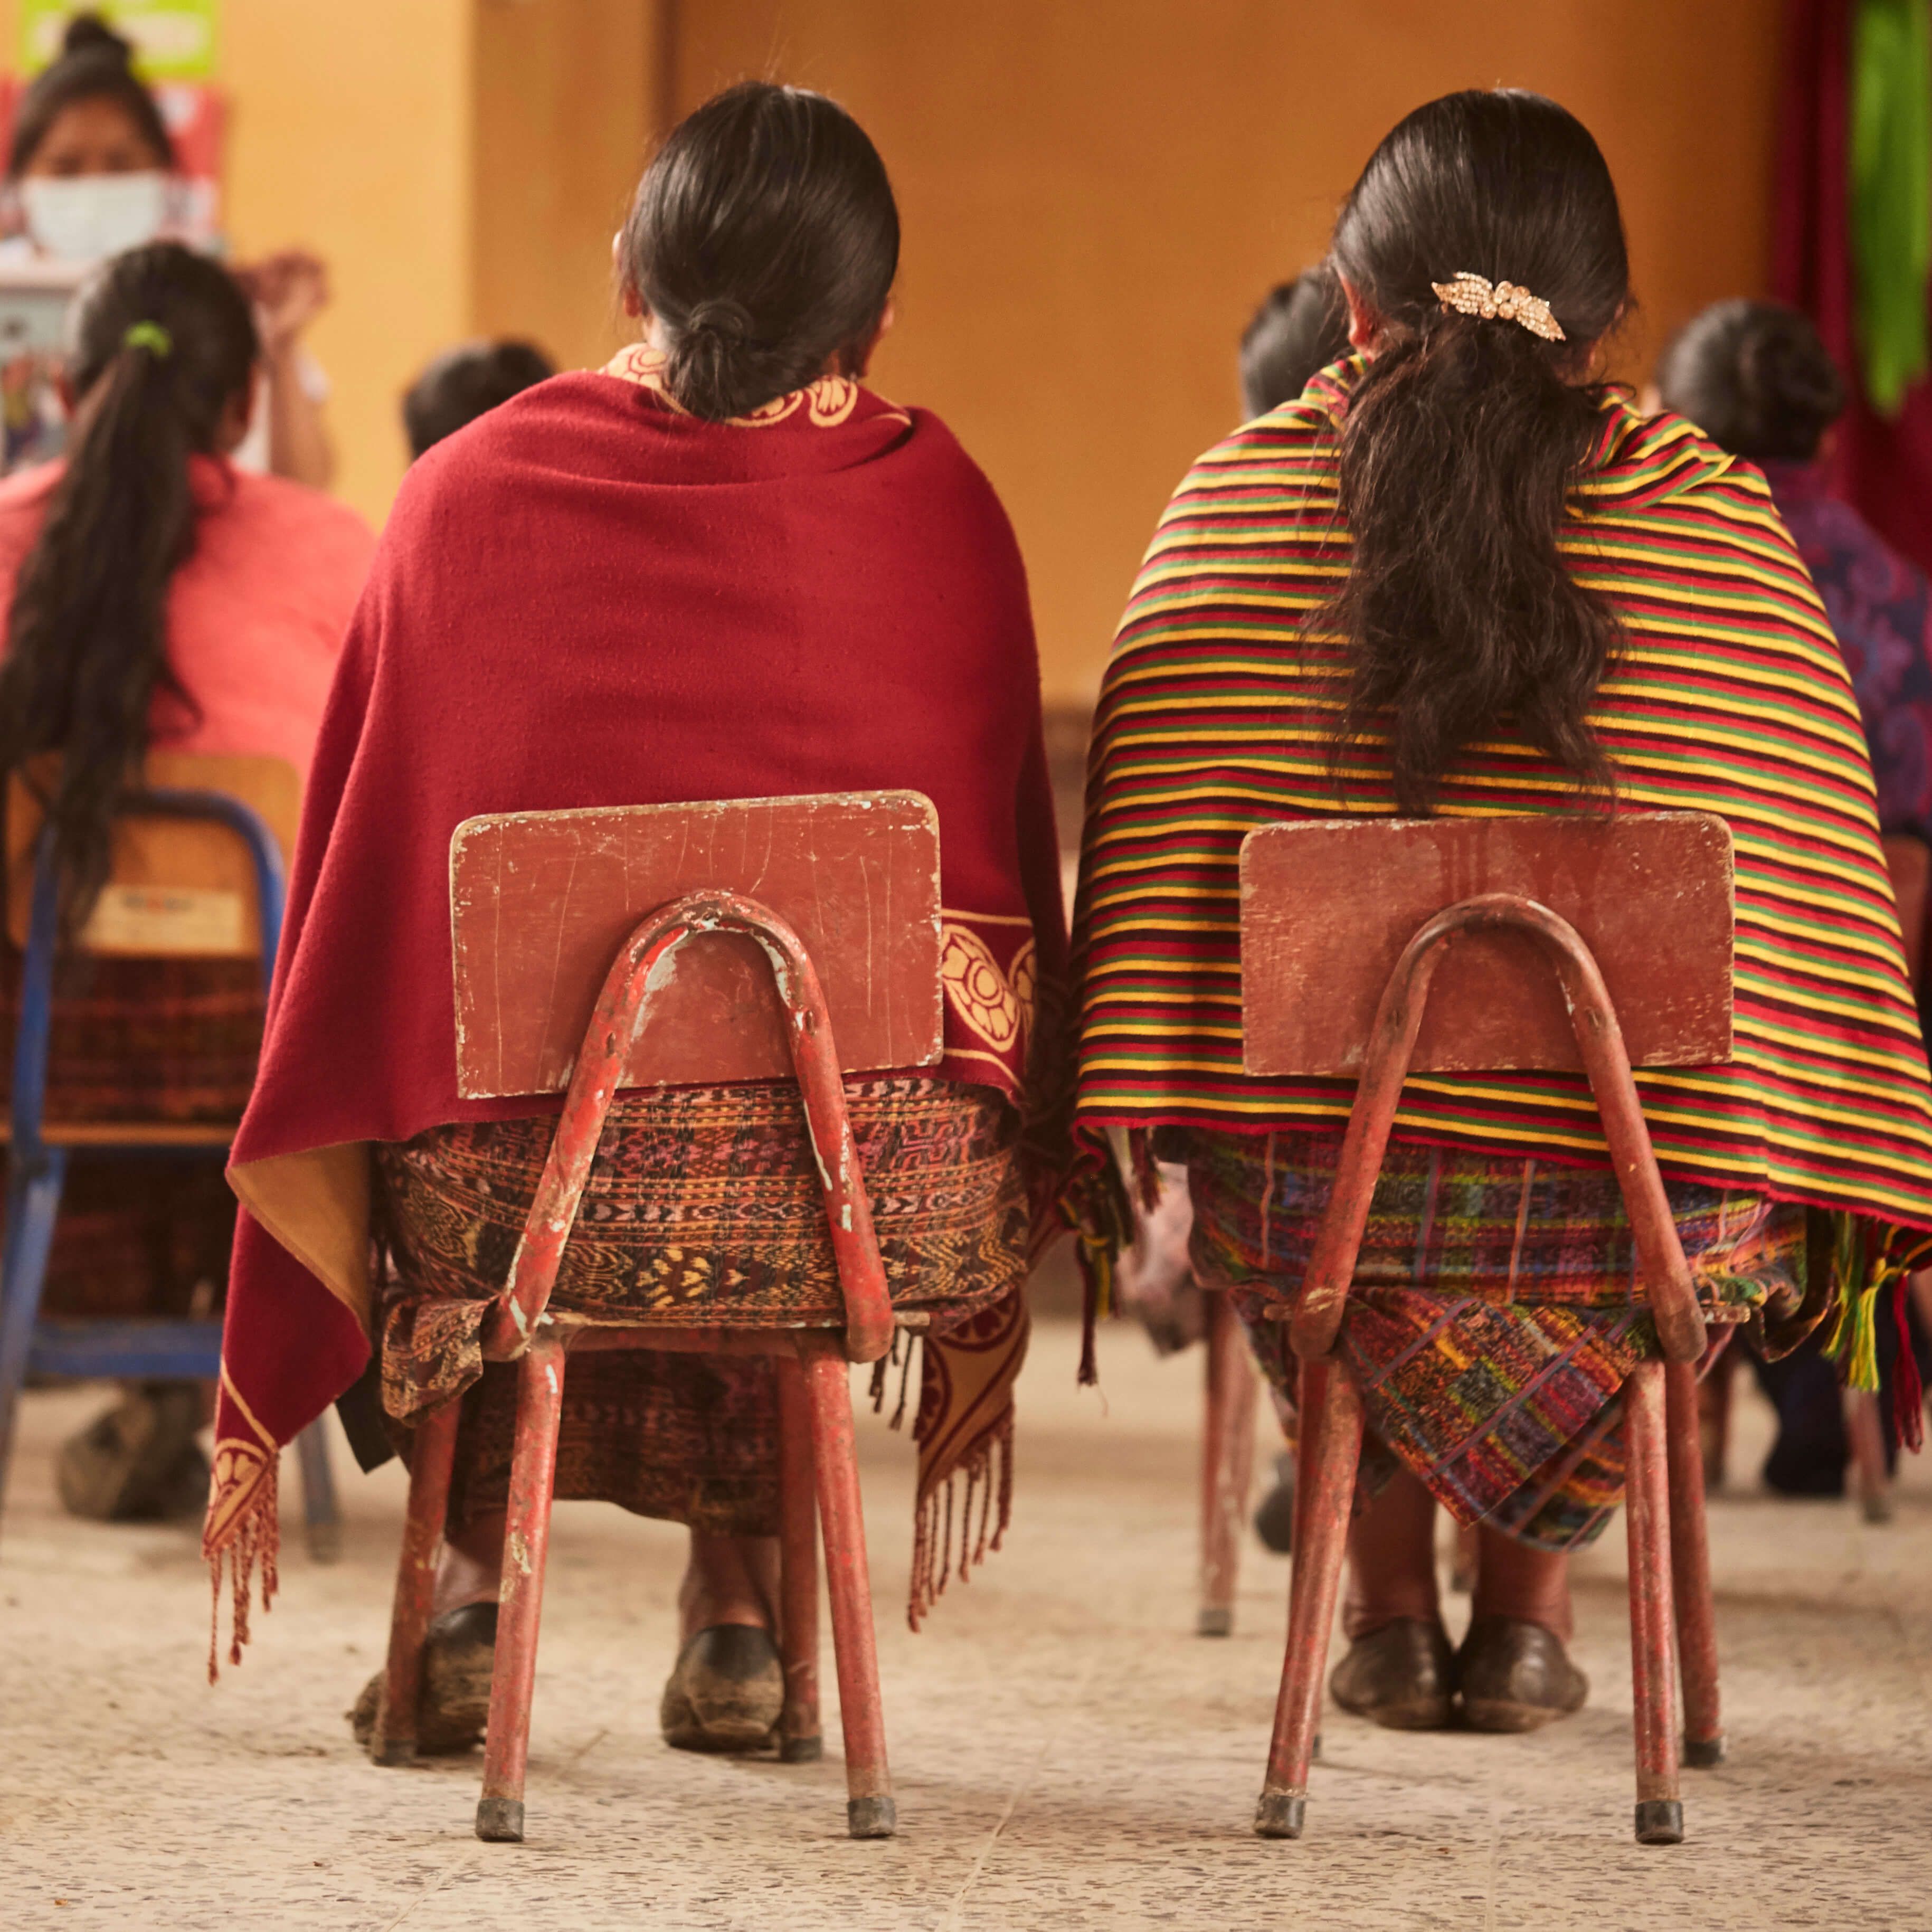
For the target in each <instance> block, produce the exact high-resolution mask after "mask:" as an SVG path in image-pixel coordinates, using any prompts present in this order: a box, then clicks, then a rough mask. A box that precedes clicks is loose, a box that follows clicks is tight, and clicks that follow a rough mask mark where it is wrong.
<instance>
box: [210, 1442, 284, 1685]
mask: <svg viewBox="0 0 1932 1932" xmlns="http://www.w3.org/2000/svg"><path fill="white" fill-rule="evenodd" d="M276 1463H277V1459H276V1458H275V1457H269V1460H268V1463H267V1466H266V1468H265V1469H264V1470H263V1473H262V1475H261V1476H260V1479H259V1480H258V1481H257V1483H256V1484H255V1487H254V1492H253V1493H251V1495H250V1496H249V1498H248V1502H246V1503H245V1505H243V1507H242V1513H241V1514H239V1516H238V1517H236V1518H235V1520H234V1521H233V1523H230V1524H229V1526H228V1530H227V1533H226V1535H224V1536H223V1538H222V1540H221V1541H220V1543H218V1544H215V1545H214V1546H213V1547H211V1548H209V1549H207V1550H204V1551H203V1555H204V1556H205V1558H206V1559H207V1562H208V1586H209V1593H210V1595H211V1598H212V1599H213V1601H212V1603H211V1604H210V1606H209V1610H208V1682H209V1683H211V1684H212V1683H214V1682H215V1680H216V1679H217V1677H218V1676H220V1670H219V1667H218V1664H217V1658H218V1657H219V1655H220V1648H221V1577H222V1572H223V1569H224V1568H227V1569H229V1577H230V1593H231V1598H230V1600H231V1604H232V1633H231V1635H230V1637H229V1645H228V1661H229V1663H230V1664H234V1665H236V1666H237V1667H239V1665H240V1664H241V1662H242V1646H243V1645H245V1643H247V1642H248V1637H249V1630H248V1607H249V1604H248V1600H249V1598H250V1595H251V1592H252V1586H253V1585H254V1578H255V1572H256V1570H257V1568H258V1567H259V1568H260V1571H261V1573H262V1614H263V1616H267V1615H268V1613H269V1610H270V1608H271V1607H272V1605H273V1604H274V1603H275V1592H276V1591H277V1590H278V1589H279V1588H280V1587H281V1577H280V1575H279V1574H278V1571H277V1569H276V1559H277V1557H278V1556H279V1555H280V1553H281V1546H282V1532H281V1499H280V1496H279V1493H278V1489H277V1485H276V1480H275V1477H276Z"/></svg>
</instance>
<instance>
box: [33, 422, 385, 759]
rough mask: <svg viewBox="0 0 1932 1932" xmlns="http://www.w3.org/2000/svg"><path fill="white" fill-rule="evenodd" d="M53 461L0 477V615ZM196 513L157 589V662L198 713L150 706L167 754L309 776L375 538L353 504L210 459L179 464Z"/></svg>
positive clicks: (53, 475) (37, 522)
mask: <svg viewBox="0 0 1932 1932" xmlns="http://www.w3.org/2000/svg"><path fill="white" fill-rule="evenodd" d="M61 470H62V465H61V464H59V463H44V464H42V465H41V466H39V467H38V468H36V469H27V470H23V471H21V472H19V473H18V474H17V475H13V476H10V477H8V478H6V480H5V481H0V610H5V609H7V608H10V607H11V604H12V601H13V586H14V583H15V580H16V579H17V577H18V576H19V574H20V567H21V565H23V563H25V562H26V559H27V556H28V552H29V551H30V550H31V549H32V548H33V547H34V541H35V539H36V538H37V537H38V536H39V535H40V526H41V523H43V520H45V517H46V502H47V497H48V495H49V492H50V491H51V490H52V488H53V487H54V485H55V483H56V482H57V481H58V480H59V478H60V474H61ZM191 475H192V478H193V488H194V492H195V499H196V502H197V503H199V505H201V506H202V508H201V514H200V516H199V518H198V519H197V520H196V525H195V544H194V550H193V553H192V554H191V555H190V556H189V558H188V559H187V562H185V563H184V564H183V565H181V568H180V569H178V571H175V577H174V582H173V583H172V585H171V586H170V587H169V593H168V658H169V663H170V664H172V666H173V667H174V672H175V676H177V677H178V678H179V679H180V680H181V685H182V686H183V688H184V689H185V690H187V691H188V692H189V693H190V694H191V695H192V696H193V698H194V700H195V701H196V703H198V704H199V706H200V707H201V713H202V715H201V717H200V718H199V720H198V721H197V720H196V719H193V718H183V716H182V715H181V707H180V706H179V705H178V703H175V702H173V701H172V700H169V698H167V697H165V696H163V697H160V698H157V700H156V701H155V708H154V718H153V721H152V724H153V730H154V743H155V744H156V745H157V746H164V747H165V748H166V749H167V750H169V751H205V752H210V753H226V754H239V755H253V756H256V757H264V756H266V757H278V758H286V759H287V760H288V761H289V763H290V764H292V765H293V766H295V768H296V771H297V772H299V773H300V774H301V776H302V781H303V782H304V784H307V782H308V768H309V764H310V761H311V760H312V759H313V758H314V755H315V739H316V733H317V729H318V728H319V727H320V724H321V722H322V711H323V705H324V703H326V701H327V700H328V697H329V684H330V682H331V680H332V679H333V678H334V676H335V661H336V659H337V658H338V656H339V655H341V650H342V643H343V637H344V633H345V632H346V631H347V628H348V625H349V619H350V613H351V612H353V610H354V609H355V607H356V598H358V597H359V596H360V595H362V582H363V579H364V578H365V577H367V576H368V572H369V564H370V560H371V558H372V557H373V556H374V555H375V551H376V539H375V538H374V535H372V534H371V531H370V529H369V526H368V524H367V523H364V522H363V520H362V518H361V517H359V516H358V515H357V514H356V512H355V511H353V510H351V509H348V508H345V507H344V505H342V504H340V503H338V502H335V501H334V500H333V499H332V498H330V497H328V496H323V495H322V494H321V493H320V492H319V491H317V490H308V489H305V488H304V487H302V485H301V484H299V483H290V482H287V481H284V480H283V479H282V478H280V477H278V476H257V475H251V474H250V473H249V472H247V471H245V470H240V469H235V468H233V466H231V465H229V464H228V463H223V462H220V461H219V460H217V459H215V458H212V457H199V456H198V457H196V458H194V460H193V464H192V466H191Z"/></svg>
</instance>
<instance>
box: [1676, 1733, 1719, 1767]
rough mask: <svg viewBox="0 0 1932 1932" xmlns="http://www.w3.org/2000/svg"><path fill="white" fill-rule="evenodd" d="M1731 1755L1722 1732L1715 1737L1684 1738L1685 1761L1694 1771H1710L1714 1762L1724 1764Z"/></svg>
mask: <svg viewBox="0 0 1932 1932" xmlns="http://www.w3.org/2000/svg"><path fill="white" fill-rule="evenodd" d="M1729 1756H1730V1751H1729V1749H1728V1748H1727V1746H1726V1745H1725V1743H1724V1738H1723V1736H1722V1735H1721V1734H1720V1735H1719V1736H1717V1737H1715V1738H1686V1739H1685V1740H1684V1762H1685V1764H1686V1765H1687V1766H1689V1767H1690V1769H1691V1770H1693V1771H1709V1769H1711V1767H1712V1766H1713V1765H1714V1764H1722V1763H1724V1760H1725V1759H1726V1758H1727V1757H1729Z"/></svg>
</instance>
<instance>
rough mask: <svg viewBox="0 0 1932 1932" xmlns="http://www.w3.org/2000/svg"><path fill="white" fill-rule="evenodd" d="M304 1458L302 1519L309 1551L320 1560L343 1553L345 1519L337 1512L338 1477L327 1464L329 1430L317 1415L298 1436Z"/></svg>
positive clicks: (299, 1454)
mask: <svg viewBox="0 0 1932 1932" xmlns="http://www.w3.org/2000/svg"><path fill="white" fill-rule="evenodd" d="M296 1455H297V1457H299V1458H300V1460H301V1462H302V1521H303V1524H304V1527H305V1530H306V1532H307V1534H308V1553H309V1555H310V1556H311V1557H313V1558H314V1559H315V1561H316V1562H318V1563H333V1562H335V1560H336V1559H337V1558H338V1556H341V1554H342V1519H341V1517H339V1516H338V1514H336V1508H335V1476H334V1475H332V1473H331V1472H330V1469H329V1431H328V1430H327V1429H326V1427H324V1426H323V1419H322V1418H320V1416H318V1417H317V1418H316V1420H315V1421H313V1422H311V1424H309V1426H308V1427H307V1428H306V1429H305V1430H303V1431H302V1433H301V1434H300V1435H299V1436H297V1437H296Z"/></svg>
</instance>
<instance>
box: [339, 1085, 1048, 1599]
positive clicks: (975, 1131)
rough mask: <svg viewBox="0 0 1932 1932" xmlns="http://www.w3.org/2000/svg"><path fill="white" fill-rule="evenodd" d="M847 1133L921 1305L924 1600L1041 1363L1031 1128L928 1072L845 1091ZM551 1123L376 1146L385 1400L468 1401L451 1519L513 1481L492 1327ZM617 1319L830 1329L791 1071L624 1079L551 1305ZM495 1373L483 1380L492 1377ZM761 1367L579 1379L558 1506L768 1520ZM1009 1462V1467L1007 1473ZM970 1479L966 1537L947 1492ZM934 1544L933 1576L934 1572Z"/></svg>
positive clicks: (602, 1369)
mask: <svg viewBox="0 0 1932 1932" xmlns="http://www.w3.org/2000/svg"><path fill="white" fill-rule="evenodd" d="M847 1106H848V1109H849V1112H850V1118H851V1122H852V1133H853V1140H854V1141H855V1142H856V1145H857V1147H858V1151H859V1163H860V1166H862V1169H864V1171H865V1178H866V1183H867V1191H868V1193H869V1195H870V1196H871V1204H872V1215H873V1226H874V1232H876V1234H877V1237H878V1242H879V1253H880V1258H881V1259H882V1260H883V1262H884V1264H885V1270H886V1287H887V1289H888V1290H889V1292H890V1294H891V1295H892V1300H893V1302H894V1304H895V1305H896V1306H898V1307H919V1308H926V1309H929V1310H931V1311H932V1313H933V1315H934V1316H935V1327H936V1328H937V1329H938V1333H936V1334H929V1337H928V1339H927V1341H926V1348H925V1350H924V1353H923V1358H922V1360H923V1382H922V1390H921V1397H920V1402H919V1416H918V1421H917V1423H916V1426H915V1428H914V1431H913V1433H914V1437H915V1439H916V1441H917V1442H918V1443H919V1445H920V1459H919V1460H920V1480H919V1496H918V1525H917V1530H916V1550H917V1554H918V1557H919V1561H917V1562H915V1565H914V1575H913V1616H914V1619H915V1621H916V1619H917V1617H918V1616H919V1613H921V1612H922V1610H924V1609H925V1608H926V1606H927V1605H928V1604H929V1602H930V1601H931V1599H932V1596H934V1595H937V1594H938V1589H939V1588H940V1587H941V1585H943V1583H944V1580H945V1574H946V1572H947V1570H948V1569H949V1568H950V1567H951V1565H952V1563H953V1561H954V1560H955V1552H956V1553H957V1556H956V1560H957V1562H959V1567H960V1568H962V1570H963V1569H964V1568H965V1567H966V1565H967V1564H968V1562H970V1561H971V1560H972V1559H973V1558H974V1556H975V1554H976V1551H977V1548H978V1547H980V1546H982V1545H983V1542H984V1539H985V1536H986V1529H985V1526H984V1511H982V1523H981V1528H980V1539H979V1544H976V1543H975V1541H974V1538H973V1536H972V1534H971V1505H972V1502H973V1499H974V1496H975V1495H976V1494H977V1493H978V1492H979V1490H980V1488H981V1487H982V1486H984V1488H985V1490H986V1495H987V1496H988V1498H989V1499H990V1498H991V1496H992V1492H993V1490H995V1488H997V1489H998V1490H999V1491H1000V1493H1001V1513H1000V1526H1001V1528H1004V1523H1005V1519H1006V1506H1007V1502H1009V1501H1010V1494H1011V1481H1010V1471H1011V1454H1010V1451H1011V1439H1012V1427H1013V1402H1012V1384H1013V1377H1014V1376H1015V1375H1016V1374H1017V1373H1018V1370H1019V1364H1020V1361H1021V1360H1022V1358H1023V1357H1024V1355H1025V1347H1026V1323H1025V1314H1024V1311H1023V1310H1022V1307H1021V1298H1020V1295H1019V1286H1020V1283H1021V1282H1022V1280H1024V1278H1025V1273H1026V1269H1027V1264H1028V1246H1029V1242H1030V1240H1031V1232H1032V1219H1033V1217H1032V1214H1031V1209H1030V1208H1029V1205H1028V1199H1027V1193H1026V1186H1025V1176H1024V1175H1023V1173H1022V1166H1021V1161H1020V1157H1019V1146H1018V1142H1019V1116H1018V1115H1017V1114H1016V1112H1015V1111H1014V1110H1013V1108H1011V1107H1010V1106H1009V1105H1008V1104H1007V1102H1006V1101H1005V1100H1003V1099H1002V1098H1001V1096H1000V1095H999V1094H998V1093H997V1092H995V1091H993V1090H992V1089H991V1088H984V1087H968V1086H961V1085H955V1084H953V1083H952V1082H947V1081H942V1080H934V1079H923V1078H911V1079H884V1080H871V1081H855V1082H851V1083H850V1084H849V1085H848V1086H847ZM555 1130H556V1121H555V1120H554V1119H553V1118H522V1119H516V1120H508V1121H472V1122H469V1123H467V1124H463V1125H460V1126H455V1127H433V1128H431V1129H429V1130H427V1131H425V1133H420V1134H418V1135H417V1136H415V1138H414V1139H412V1140H410V1141H408V1142H404V1143H401V1144H399V1145H386V1146H384V1147H383V1148H380V1150H379V1151H378V1154H377V1164H376V1165H377V1176H378V1178H379V1183H380V1190H381V1195H382V1204H381V1208H380V1215H379V1221H380V1226H381V1227H382V1228H383V1232H384V1235H385V1237H386V1240H387V1241H388V1244H389V1250H390V1253H391V1256H392V1259H393V1262H394V1264H395V1268H394V1276H393V1279H392V1280H391V1282H390V1283H389V1286H388V1288H387V1289H386V1292H385V1295H384V1298H383V1316H382V1335H383V1344H382V1365H383V1406H384V1407H385V1408H386V1409H387V1410H388V1412H389V1414H390V1415H392V1417H394V1418H396V1420H397V1421H398V1422H399V1423H401V1424H413V1423H414V1422H415V1421H416V1420H417V1419H418V1418H419V1417H420V1416H421V1415H422V1414H423V1412H425V1411H426V1410H428V1409H431V1408H433V1407H434V1406H436V1405H437V1404H438V1403H442V1402H444V1401H446V1400H449V1399H450V1398H451V1397H454V1396H456V1395H458V1394H464V1392H465V1391H472V1393H470V1394H465V1397H464V1410H463V1423H462V1425H461V1430H460V1435H459V1437H458V1478H457V1482H456V1487H455V1489H454V1490H452V1503H451V1508H452V1512H454V1513H455V1517H456V1520H459V1521H462V1520H468V1518H469V1517H470V1516H472V1515H474V1514H476V1513H478V1511H482V1510H484V1509H488V1508H500V1507H501V1506H502V1502H503V1499H504V1498H505V1496H506V1495H507V1493H508V1478H509V1460H510V1449H511V1437H512V1434H513V1430H514V1417H515V1401H516V1397H515V1388H514V1382H515V1377H514V1373H513V1372H512V1371H511V1370H509V1369H508V1368H507V1367H493V1366H486V1365H485V1364H484V1361H483V1360H482V1356H481V1350H480V1348H479V1346H478V1330H479V1328H480V1326H481V1322H482V1319H483V1316H484V1313H485V1311H486V1310H487V1308H488V1307H489V1305H490V1302H491V1301H492V1300H493V1298H495V1297H496V1296H497V1295H500V1294H501V1293H502V1288H503V1283H504V1280H505V1277H507V1275H508V1270H509V1265H510V1260H511V1255H512V1254H513V1253H514V1250H515V1248H516V1245H517V1241H518V1239H519V1238H520V1235H521V1234H522V1232H523V1224H524V1222H525V1220H526V1217H527V1216H528V1214H529V1209H530V1204H531V1202H532V1199H534V1197H535V1193H536V1186H537V1181H538V1178H539V1176H540V1175H541V1173H542V1172H543V1166H544V1159H545V1157H546V1156H547V1154H548V1153H549V1151H550V1139H551V1136H552V1135H553V1133H554V1132H555ZM841 1306H842V1304H841V1300H840V1297H839V1292H838V1269H837V1266H836V1264H835V1261H834V1259H833V1256H832V1241H831V1237H830V1235H829V1232H827V1230H826V1223H825V1196H824V1193H823V1189H822V1187H821V1184H820V1181H819V1178H818V1175H817V1168H816V1166H815V1164H814V1159H813V1156H812V1153H811V1142H810V1140H809V1139H808V1136H807V1134H806V1132H805V1114H804V1109H803V1107H802V1104H801V1103H800V1101H799V1094H798V1090H797V1088H796V1087H794V1086H792V1085H789V1084H785V1083H767V1084H760V1085H739V1086H731V1087H719V1088H670V1089H668V1090H665V1091H658V1092H654V1093H634V1094H620V1095H619V1097H618V1098H617V1100H616V1103H615V1104H614V1105H613V1106H612V1108H611V1110H610V1118H609V1121H608V1122H607V1125H606V1126H605V1128H604V1136H603V1139H602V1141H601V1143H600V1145H599V1147H598V1154H597V1157H596V1160H595V1162H594V1163H593V1164H592V1169H591V1173H590V1179H589V1184H588V1185H587V1187H586V1189H585V1191H584V1197H583V1206H582V1208H580V1211H579V1212H578V1216H577V1223H576V1226H575V1228H574V1230H573V1231H572V1233H571V1239H570V1242H569V1244H568V1247H565V1250H564V1255H563V1262H562V1267H561V1268H560V1269H559V1273H558V1277H557V1282H556V1287H555V1289H553V1291H552V1293H551V1296H550V1307H552V1308H553V1309H555V1310H558V1311H559V1312H568V1313H571V1314H574V1315H579V1316H589V1317H590V1318H592V1319H598V1320H603V1321H610V1322H626V1321H629V1322H635V1321H640V1320H649V1321H652V1322H670V1323H679V1324H684V1325H697V1326H703V1325H710V1324H713V1323H716V1322H731V1323H733V1324H734V1325H741V1326H747V1327H756V1326H765V1327H772V1328H781V1327H784V1328H788V1327H798V1326H802V1325H809V1324H820V1325H833V1324H835V1323H837V1322H838V1320H839V1319H840V1313H841ZM479 1379H480V1380H479ZM775 1400H776V1395H775V1385H774V1384H773V1382H772V1372H771V1366H770V1364H769V1361H763V1360H753V1361H744V1360H742V1359H736V1358H726V1357H711V1356H691V1355H674V1354H672V1353H669V1352H659V1353H655V1354H652V1353H649V1352H644V1351H638V1352H631V1351H625V1352H622V1353H620V1354H597V1353H590V1354H586V1355H582V1356H580V1357H577V1358H573V1359H572V1361H571V1363H570V1364H569V1367H568V1370H567V1372H566V1373H565V1377H564V1406H563V1420H562V1427H561V1430H560V1432H559V1448H558V1463H557V1488H556V1494H557V1495H558V1496H574V1497H595V1498H599V1499H604V1500H607V1501H609V1502H616V1503H619V1504H621V1505H622V1506H623V1507H625V1508H627V1509H631V1510H634V1511H637V1512H638V1513H639V1514H642V1515H646V1516H657V1517H669V1518H670V1519H672V1520H675V1521H677V1522H680V1523H690V1524H691V1526H693V1527H694V1528H697V1529H708V1530H715V1531H718V1532H721V1533H728V1534H732V1535H770V1534H772V1533H775V1531H776V1529H777V1527H778V1489H777V1482H778V1463H777V1441H778V1433H777V1421H776V1416H775ZM1002 1458H1004V1468H996V1464H998V1463H1000V1462H1001V1460H1002ZM956 1476H963V1477H964V1478H965V1480H966V1484H967V1494H966V1501H965V1508H964V1509H963V1510H962V1511H961V1513H960V1515H959V1523H958V1528H957V1531H956V1532H955V1530H954V1512H953V1499H952V1496H951V1485H952V1483H953V1479H954V1478H955V1477H956ZM935 1559H937V1568H936V1572H935Z"/></svg>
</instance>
